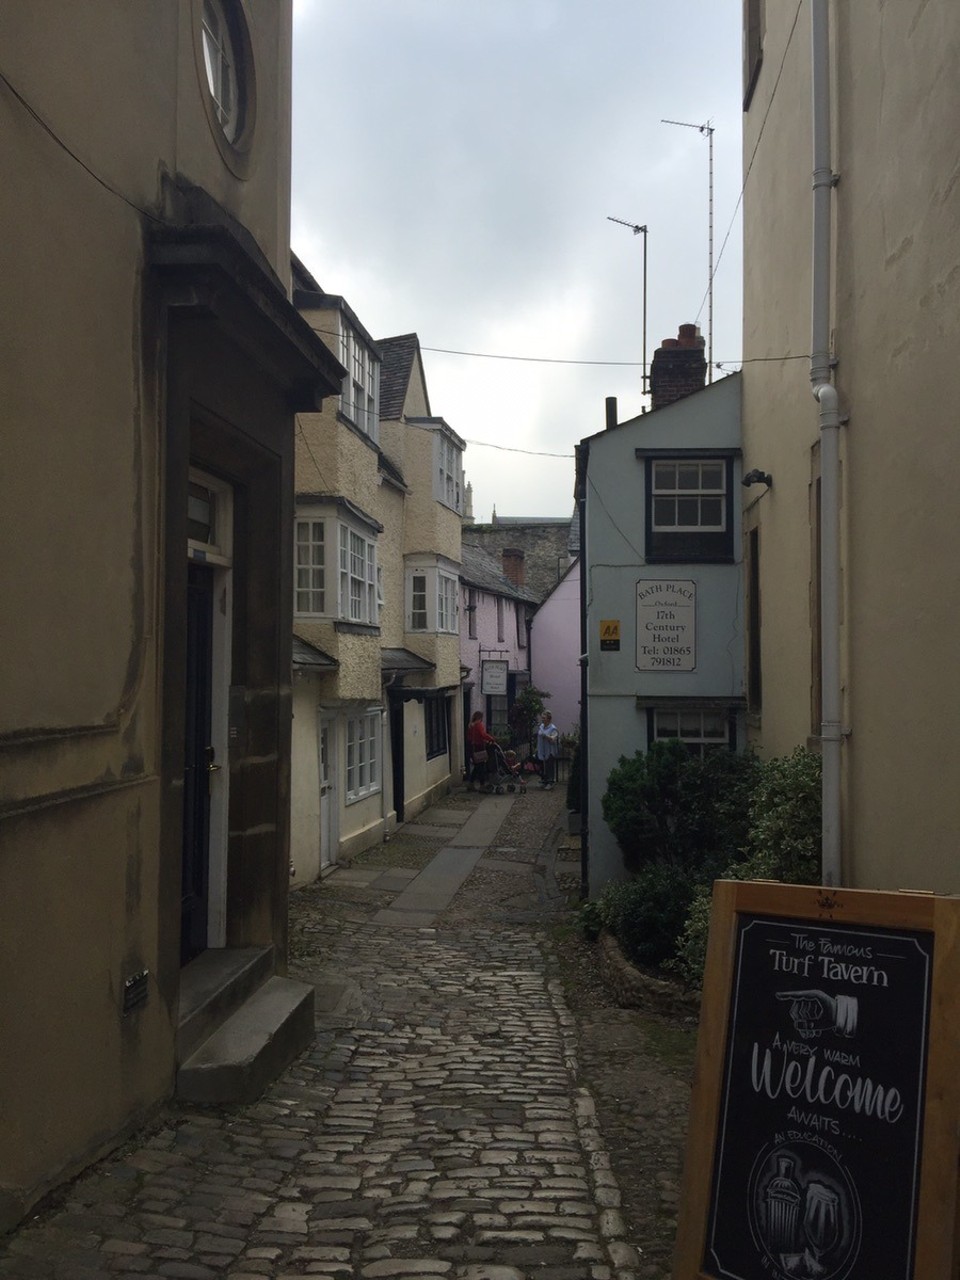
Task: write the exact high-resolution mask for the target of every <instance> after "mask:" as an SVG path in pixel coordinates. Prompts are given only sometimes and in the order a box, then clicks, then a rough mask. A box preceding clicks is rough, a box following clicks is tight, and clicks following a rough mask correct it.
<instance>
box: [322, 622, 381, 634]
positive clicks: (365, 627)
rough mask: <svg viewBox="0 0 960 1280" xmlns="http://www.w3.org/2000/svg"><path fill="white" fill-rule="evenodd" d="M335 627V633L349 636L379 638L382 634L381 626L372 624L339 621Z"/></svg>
mask: <svg viewBox="0 0 960 1280" xmlns="http://www.w3.org/2000/svg"><path fill="white" fill-rule="evenodd" d="M333 626H334V630H335V631H338V632H341V633H342V634H343V635H347V636H379V634H380V627H379V625H374V624H373V623H370V622H345V621H343V620H342V619H338V620H337V621H336V622H335V623H334V624H333Z"/></svg>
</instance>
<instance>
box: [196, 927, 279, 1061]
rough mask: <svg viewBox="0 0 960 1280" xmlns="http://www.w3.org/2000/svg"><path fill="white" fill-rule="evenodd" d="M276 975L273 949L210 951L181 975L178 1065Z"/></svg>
mask: <svg viewBox="0 0 960 1280" xmlns="http://www.w3.org/2000/svg"><path fill="white" fill-rule="evenodd" d="M272 973H273V947H269V946H268V947H241V948H234V947H211V948H209V949H208V950H206V951H202V952H201V953H200V955H198V956H197V957H196V958H195V959H193V960H191V961H190V963H189V964H188V965H185V966H184V968H183V969H181V971H180V1008H179V1018H178V1023H177V1062H184V1061H185V1060H186V1059H187V1058H189V1057H190V1055H191V1054H192V1053H193V1052H194V1050H196V1049H197V1048H198V1047H199V1046H200V1045H201V1044H202V1043H203V1041H204V1040H206V1038H207V1037H208V1036H209V1035H212V1033H213V1032H214V1031H215V1030H216V1029H217V1027H218V1026H220V1024H221V1023H222V1022H223V1021H224V1020H225V1019H226V1018H228V1017H229V1016H230V1014H231V1013H233V1011H234V1010H235V1009H238V1008H239V1007H240V1005H241V1004H243V1002H244V1000H246V999H247V997H248V996H250V995H251V994H252V993H253V992H254V991H256V989H257V987H259V986H260V985H261V984H262V983H264V982H266V980H267V978H269V977H270V975H271V974H272Z"/></svg>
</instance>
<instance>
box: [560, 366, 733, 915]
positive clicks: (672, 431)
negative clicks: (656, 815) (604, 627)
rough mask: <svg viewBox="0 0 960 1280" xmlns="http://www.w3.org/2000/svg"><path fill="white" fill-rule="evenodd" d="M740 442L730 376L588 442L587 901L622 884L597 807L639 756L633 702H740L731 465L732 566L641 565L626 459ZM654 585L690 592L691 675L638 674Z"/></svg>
mask: <svg viewBox="0 0 960 1280" xmlns="http://www.w3.org/2000/svg"><path fill="white" fill-rule="evenodd" d="M739 439H740V378H739V376H738V375H734V376H732V377H729V378H726V379H724V380H722V381H720V382H715V383H713V384H712V385H710V386H708V387H706V388H704V389H703V390H702V391H698V392H696V393H695V394H694V395H690V396H687V397H686V398H685V399H682V400H679V401H677V402H675V403H673V404H670V405H667V406H666V407H664V408H661V409H658V410H656V411H655V412H652V413H649V414H646V415H645V416H643V417H641V418H636V419H633V420H632V421H630V422H626V423H621V424H620V425H619V426H618V427H616V428H614V429H612V430H610V431H607V432H604V433H603V434H602V435H599V436H594V437H592V438H591V439H590V441H589V464H588V472H587V504H586V549H587V557H588V562H587V567H586V574H587V584H586V598H587V654H588V662H587V696H588V717H589V724H588V730H589V736H588V755H589V802H588V803H589V811H588V820H589V880H590V892H591V894H594V893H596V892H597V891H598V890H599V889H600V888H602V887H603V885H604V884H605V883H606V882H607V881H608V880H612V879H618V878H621V877H622V876H623V874H624V868H623V859H622V855H621V853H620V849H619V846H618V845H617V843H616V840H615V839H614V838H613V835H612V833H611V832H610V830H609V828H608V827H607V825H606V823H605V822H604V820H603V814H602V807H601V806H602V799H603V794H604V792H605V790H606V786H607V779H608V777H609V774H610V771H611V770H612V769H613V768H614V767H615V766H616V764H617V762H618V760H619V758H620V756H621V755H623V756H628V757H630V756H633V755H634V754H635V752H637V751H645V750H646V749H647V717H646V710H645V708H644V707H643V706H642V705H638V698H639V699H650V698H691V699H710V698H719V699H727V700H734V699H739V698H740V697H742V695H743V656H744V630H743V589H742V581H741V565H740V561H741V543H740V524H739V511H738V503H739V491H740V483H739V480H740V469H739V465H736V464H735V465H734V469H733V484H734V529H733V556H734V561H733V563H729V564H724V563H709V562H705V563H696V562H689V563H679V564H659V563H650V564H648V563H647V562H646V557H645V496H644V462H643V460H642V459H641V458H638V457H637V453H636V451H637V449H642V450H656V449H666V450H670V449H676V450H681V449H721V450H736V449H737V448H738V445H739ZM594 495H597V496H596V497H594ZM658 579H666V580H676V579H682V580H686V581H690V582H692V583H693V590H694V591H695V593H696V615H695V616H696V646H695V667H694V669H693V670H690V671H676V672H674V671H662V672H661V671H645V670H638V668H637V627H638V609H637V588H638V583H640V582H651V581H656V580H658ZM610 620H615V621H617V622H618V623H619V627H620V645H619V648H618V649H606V648H603V647H601V642H600V624H601V622H608V621H610ZM578 634H579V628H578Z"/></svg>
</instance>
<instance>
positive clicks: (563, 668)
mask: <svg viewBox="0 0 960 1280" xmlns="http://www.w3.org/2000/svg"><path fill="white" fill-rule="evenodd" d="M530 649H531V662H532V669H531V675H530V678H531V680H532V682H533V683H534V684H535V685H536V687H537V688H538V689H547V690H549V692H550V699H549V703H550V710H551V712H552V713H553V719H554V723H555V724H557V725H559V727H560V732H561V733H573V732H574V731H575V730H577V729H579V727H580V662H579V658H580V564H579V561H578V562H577V563H576V564H574V566H573V568H571V570H570V572H569V573H568V574H567V575H566V577H564V578H562V579H561V581H560V582H559V583H558V585H557V586H556V588H555V589H554V590H553V591H552V592H551V594H550V595H549V596H547V598H546V600H544V602H543V604H542V605H541V606H540V608H539V609H538V610H537V612H536V614H535V615H534V619H533V625H532V627H531V629H530Z"/></svg>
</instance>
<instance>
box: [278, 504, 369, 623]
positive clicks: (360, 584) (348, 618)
mask: <svg viewBox="0 0 960 1280" xmlns="http://www.w3.org/2000/svg"><path fill="white" fill-rule="evenodd" d="M339 505H340V508H341V510H343V509H344V508H345V507H346V504H343V503H340V504H339ZM335 511H336V508H333V507H332V506H330V507H327V509H326V510H322V509H317V510H315V511H304V510H301V511H300V512H298V514H297V516H296V519H295V521H294V612H295V614H296V616H297V617H298V618H329V619H330V620H331V621H342V622H357V623H362V624H365V625H367V626H376V625H378V623H379V620H380V608H381V603H382V601H381V579H380V576H379V570H378V566H377V543H376V534H375V532H374V529H373V528H372V527H371V528H369V529H368V528H364V527H363V526H362V525H361V524H360V523H359V520H358V522H357V523H356V524H354V523H352V522H351V523H346V522H345V521H344V520H342V519H338V518H337V515H338V514H339V512H337V513H335ZM344 513H346V512H345V511H344ZM350 515H351V516H353V515H355V513H354V512H353V511H351V512H350Z"/></svg>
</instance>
